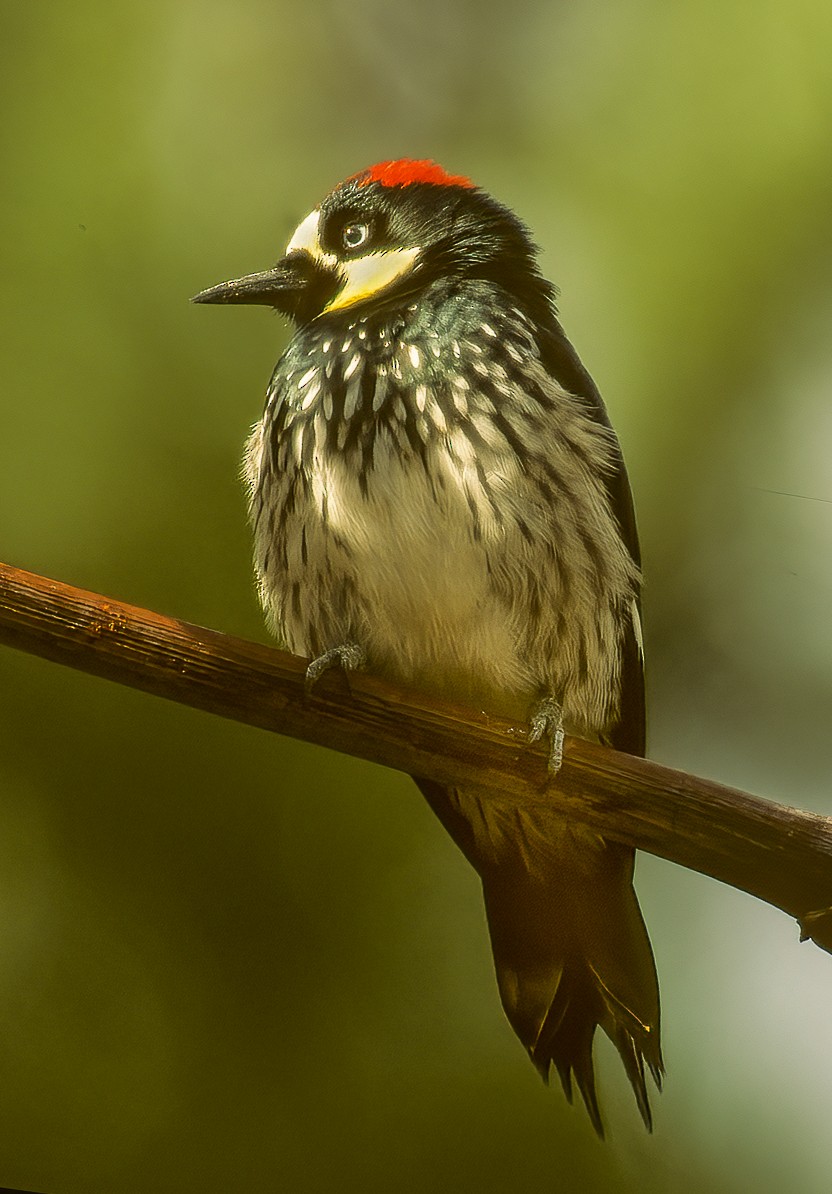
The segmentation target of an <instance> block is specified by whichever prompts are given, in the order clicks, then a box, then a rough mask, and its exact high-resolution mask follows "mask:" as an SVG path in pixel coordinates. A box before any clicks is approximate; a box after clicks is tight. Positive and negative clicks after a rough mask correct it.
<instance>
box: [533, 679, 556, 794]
mask: <svg viewBox="0 0 832 1194" xmlns="http://www.w3.org/2000/svg"><path fill="white" fill-rule="evenodd" d="M541 738H548V739H549V770H550V771H551V773H552V775H557V773H558V771H560V768H561V764H562V763H563V709H562V708H561V706H560V704H559V702H558V701H556V700H555V698H554V697H546V699H545V700H542V701H541V702H540V704H539V705H537V706H536V707H535V710H534V712H533V713H532V720H531V725H530V726H529V742H539V741H540V739H541Z"/></svg>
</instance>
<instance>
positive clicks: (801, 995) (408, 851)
mask: <svg viewBox="0 0 832 1194" xmlns="http://www.w3.org/2000/svg"><path fill="white" fill-rule="evenodd" d="M0 13H2V26H1V27H0V95H1V96H2V100H0V103H2V109H1V111H2V120H1V122H0V171H1V173H0V178H1V179H2V185H0V217H1V218H2V225H1V226H0V254H2V270H0V302H1V303H2V311H0V329H2V357H0V360H1V361H2V398H1V399H0V557H3V558H5V559H6V560H7V561H9V562H13V563H15V564H18V565H20V566H22V567H26V568H30V569H32V570H35V571H39V572H43V573H45V574H47V575H50V576H55V577H59V578H61V579H64V580H66V581H69V582H72V583H75V584H78V585H81V586H83V587H86V588H90V589H94V590H99V591H102V592H104V593H109V594H112V595H115V596H118V597H120V598H124V599H126V600H129V601H132V602H134V603H136V604H145V605H148V606H151V607H153V608H157V609H160V610H162V611H164V612H166V613H170V614H174V615H178V616H181V617H183V618H186V619H188V620H190V621H195V622H201V623H204V624H207V625H210V626H213V627H217V628H220V629H223V630H227V631H230V632H232V633H235V634H241V635H246V636H250V637H255V638H265V631H264V629H263V627H262V625H261V619H260V615H259V611H258V609H257V606H256V602H255V597H254V592H253V586H252V583H251V579H250V563H249V536H248V531H247V528H246V525H245V515H244V503H243V497H242V493H241V490H240V486H239V484H238V480H237V468H238V459H239V456H240V451H241V445H242V441H243V438H244V436H245V434H246V431H247V428H248V426H249V424H250V423H251V422H253V421H254V420H255V419H256V418H257V417H259V413H260V406H261V400H262V399H261V396H262V393H263V390H264V388H265V385H266V382H267V379H268V376H269V372H270V369H271V366H272V364H273V361H274V359H275V358H276V356H277V354H278V352H279V351H280V349H281V347H282V345H283V344H284V343H285V338H286V329H285V328H284V326H283V324H282V323H281V322H280V321H279V320H277V319H275V318H272V317H270V316H269V315H268V314H267V313H266V312H264V311H257V310H254V311H252V310H239V311H235V310H225V311H219V310H210V309H209V310H205V309H197V308H194V307H191V306H189V303H188V298H189V296H190V295H191V294H193V293H195V292H196V291H197V290H199V289H201V288H202V287H204V286H207V285H210V284H212V283H214V282H216V281H219V280H221V279H223V278H226V277H229V276H233V275H237V274H240V273H244V272H247V271H249V270H254V269H258V268H262V267H264V266H266V265H268V264H269V263H271V262H272V261H273V260H275V259H276V258H277V257H278V256H279V255H280V253H281V251H282V248H283V245H284V244H285V242H286V240H287V238H288V236H289V234H290V233H291V231H292V230H293V228H294V226H295V224H296V223H297V222H298V220H299V219H300V218H301V217H302V216H303V215H304V214H305V213H306V212H307V211H308V210H309V209H310V208H311V207H313V206H314V205H315V203H316V202H317V200H318V199H319V198H320V197H321V196H322V195H323V194H324V193H325V191H327V190H328V189H329V188H330V187H331V186H332V185H333V184H334V183H336V182H337V181H338V180H339V179H340V178H342V177H343V176H345V175H346V174H349V173H352V172H354V171H355V170H357V169H359V168H360V167H362V166H364V165H367V164H369V163H371V162H373V161H375V160H378V159H382V158H387V157H391V156H404V155H406V156H417V157H421V156H425V157H435V158H437V159H438V160H440V161H441V162H443V163H444V164H445V165H446V166H447V167H448V168H449V169H451V170H454V171H457V172H462V173H467V174H470V175H471V176H473V177H474V178H475V179H476V180H477V181H478V182H480V183H481V184H482V185H484V186H485V187H487V188H488V189H489V190H491V191H493V192H494V193H495V194H496V195H498V196H499V197H500V198H501V199H503V200H504V201H506V202H507V203H509V204H510V205H512V206H513V207H514V208H515V209H516V210H517V211H518V212H519V213H520V214H521V215H522V216H523V217H524V218H525V219H526V220H527V221H528V222H529V223H530V224H531V226H532V227H533V229H534V230H535V234H536V237H537V239H538V241H539V242H540V244H541V245H542V247H543V250H544V252H543V261H544V266H545V270H546V272H547V273H548V274H549V275H550V276H552V277H553V278H554V279H555V280H556V281H557V282H558V284H559V285H560V287H561V290H562V302H561V311H562V315H563V319H564V322H565V324H566V327H567V329H568V331H569V334H570V336H571V338H572V339H573V341H574V342H575V344H576V345H577V346H578V348H579V351H580V352H581V354H582V356H583V357H584V360H585V361H586V363H587V365H588V366H589V368H590V369H591V370H592V372H593V373H594V375H595V377H596V379H597V381H598V383H599V385H600V388H601V391H602V393H604V395H605V396H606V399H607V402H608V405H609V407H610V410H611V413H612V415H613V418H614V420H615V423H616V425H617V427H618V429H619V432H620V435H621V439H622V441H623V444H624V449H625V453H626V456H627V460H628V463H629V466H630V471H631V474H632V480H633V485H634V488H635V492H636V498H637V504H638V510H639V516H640V523H641V530H642V537H643V544H644V552H645V557H646V570H647V590H646V621H647V649H648V653H649V666H650V717H651V753H652V755H653V757H655V758H657V759H660V760H661V761H663V762H666V763H670V764H672V765H674V766H677V767H680V768H683V769H687V770H691V771H694V772H697V773H700V774H704V775H708V776H713V777H715V778H718V779H721V780H724V781H726V782H728V783H731V784H735V785H738V786H741V787H745V788H748V789H750V790H752V791H755V792H757V793H759V794H761V795H765V796H770V797H773V798H775V799H779V800H782V801H784V802H787V803H790V804H795V805H801V806H804V807H809V808H813V809H817V810H819V811H824V812H827V813H832V792H830V775H832V734H830V728H829V727H830V721H831V720H832V620H831V619H830V609H832V550H830V545H831V544H832V480H831V479H830V471H831V470H830V454H832V404H830V400H829V393H830V385H831V384H832V336H830V331H829V329H830V322H831V321H832V320H831V317H832V168H831V167H830V162H832V68H831V67H830V61H832V8H830V6H829V4H828V0H793V2H792V3H791V4H789V5H784V4H782V3H774V2H772V0H753V2H752V0H744V2H743V0H734V2H733V3H732V2H730V0H729V2H728V3H726V0H682V2H680V3H675V4H668V3H666V2H665V0H625V2H623V3H622V2H615V0H572V2H571V3H566V2H553V0H537V2H535V0H521V2H518V3H513V4H505V3H496V2H490V0H460V2H457V3H449V0H422V3H420V4H418V5H417V4H408V3H405V0H394V2H389V0H388V2H387V3H383V2H382V0H352V2H351V3H336V2H334V0H322V2H320V3H317V4H315V3H308V2H307V3H300V2H298V0H272V2H267V0H234V2H233V3H232V2H231V0H225V2H223V0H201V2H200V3H197V2H196V0H167V2H162V0H145V3H143V4H141V5H137V4H135V3H128V0H111V2H110V3H108V4H103V3H95V2H93V0H75V2H74V3H73V4H72V5H69V4H66V3H61V2H59V0H52V2H49V0H36V2H34V3H30V4H21V3H13V2H11V0H6V2H5V3H3V4H2V7H1V8H0ZM0 785H1V787H2V790H1V792H0V1184H5V1185H11V1186H26V1187H30V1188H33V1189H36V1190H46V1191H49V1192H50V1194H86V1192H90V1194H99V1192H102V1194H104V1192H109V1191H124V1192H126V1194H132V1192H144V1191H161V1192H167V1191H171V1192H173V1191H196V1190H203V1189H208V1190H246V1191H247V1190H251V1191H255V1192H257V1191H283V1190H287V1191H288V1190H291V1191H298V1192H299V1194H309V1192H317V1191H325V1190H339V1191H367V1192H369V1194H375V1192H379V1194H381V1192H384V1191H391V1190H396V1191H404V1192H408V1191H414V1192H416V1191H418V1192H422V1191H439V1190H455V1191H463V1192H465V1194H468V1192H471V1194H473V1192H476V1194H480V1192H484V1194H485V1192H492V1191H494V1192H496V1191H506V1190H519V1191H527V1190H528V1191H531V1190H541V1189H542V1190H560V1191H571V1190H582V1191H587V1190H589V1191H595V1190H598V1191H613V1192H617V1191H625V1190H626V1191H648V1192H649V1191H653V1190H656V1191H682V1192H688V1191H691V1192H693V1191H699V1190H708V1191H716V1192H718V1194H721V1192H734V1191H750V1190H754V1191H763V1192H769V1191H771V1192H775V1191H778V1192H779V1191H783V1190H787V1189H788V1190H790V1191H799V1192H800V1194H803V1192H806V1191H811V1192H815V1191H817V1192H818V1194H820V1192H821V1191H827V1190H828V1189H829V1188H830V1181H832V1178H830V1172H832V1134H830V1132H829V1121H830V1109H831V1108H832V1014H830V1013H832V959H831V958H829V957H828V956H827V955H825V954H822V953H821V952H820V951H818V950H816V949H814V948H813V947H812V946H810V945H804V946H802V947H800V946H799V945H798V943H797V933H796V927H795V926H794V925H793V924H791V923H790V922H789V921H788V920H787V919H786V918H785V917H783V916H782V915H781V914H780V913H777V912H775V911H774V910H772V909H770V908H768V907H766V906H764V905H761V904H757V903H756V902H754V901H753V900H751V899H750V898H748V897H746V896H743V895H741V894H739V893H737V892H735V891H733V890H730V889H728V888H723V887H720V886H719V885H717V884H715V883H713V882H711V881H709V880H706V879H704V878H702V877H700V876H697V875H694V874H691V873H688V872H684V871H681V870H679V869H677V868H675V867H672V866H670V865H669V864H666V863H664V862H660V861H658V860H656V859H653V858H650V857H646V856H643V857H642V858H641V860H640V864H639V873H638V886H639V891H640V895H641V899H642V903H643V905H644V909H645V914H646V916H647V920H648V922H649V924H650V927H651V933H652V937H653V942H654V946H655V950H656V954H657V958H658V962H659V968H660V973H661V978H662V990H663V997H664V1010H665V1037H666V1050H665V1052H666V1059H667V1063H668V1081H667V1088H666V1091H665V1093H664V1094H663V1095H662V1096H661V1098H657V1099H656V1100H655V1102H656V1118H657V1130H656V1133H655V1135H654V1136H653V1137H652V1138H648V1137H646V1136H645V1135H644V1133H643V1131H642V1129H641V1126H640V1123H639V1122H638V1121H637V1116H636V1113H635V1108H634V1105H633V1100H632V1098H631V1096H630V1093H629V1091H628V1089H627V1088H626V1083H625V1081H624V1079H623V1076H622V1074H621V1072H620V1066H619V1065H618V1062H617V1059H615V1058H614V1056H613V1053H612V1050H611V1049H610V1048H609V1047H606V1043H605V1042H601V1043H600V1046H599V1049H598V1054H599V1067H600V1072H601V1077H600V1083H601V1088H602V1096H603V1099H604V1103H605V1106H606V1113H607V1121H608V1126H609V1128H610V1129H611V1132H610V1134H611V1141H610V1142H609V1143H608V1144H607V1145H606V1146H600V1145H599V1144H597V1143H596V1141H595V1140H594V1138H593V1136H592V1134H591V1131H590V1129H589V1127H588V1124H587V1122H586V1119H585V1116H584V1115H583V1112H582V1111H576V1110H570V1109H569V1108H568V1107H567V1106H566V1105H565V1103H564V1102H563V1100H562V1098H561V1096H560V1093H559V1092H558V1091H550V1092H547V1091H546V1090H545V1089H544V1088H543V1087H542V1086H541V1085H540V1083H539V1081H538V1079H537V1077H536V1075H535V1073H534V1071H533V1069H532V1067H531V1066H530V1065H529V1064H528V1062H527V1060H526V1059H525V1057H524V1056H523V1053H522V1051H521V1049H520V1047H519V1046H518V1044H517V1042H516V1041H515V1039H514V1037H513V1035H512V1033H511V1031H510V1030H509V1028H508V1026H507V1024H506V1023H505V1022H504V1020H503V1018H502V1014H501V1012H500V1009H499V1004H498V999H497V994H496V990H495V984H494V980H493V976H492V972H491V960H490V954H489V949H488V944H487V939H486V932H485V928H484V923H483V913H482V908H481V902H480V895H479V891H478V886H477V882H476V879H475V877H474V875H473V873H471V872H469V871H468V870H467V869H466V866H465V864H464V862H463V861H462V859H461V858H460V857H459V856H458V855H457V854H456V853H455V850H454V848H453V846H452V844H451V843H450V841H449V840H447V839H446V838H445V836H444V835H443V833H442V831H441V830H440V828H439V826H438V825H437V824H435V823H434V822H433V820H432V818H431V815H430V814H429V812H428V810H427V808H426V807H425V806H424V805H423V804H422V802H421V801H420V799H419V797H418V795H417V793H416V791H415V789H414V788H413V786H412V785H411V784H410V782H409V781H408V780H407V779H406V778H405V777H403V776H400V775H398V774H394V773H392V772H386V771H383V770H381V769H380V768H374V767H372V766H369V765H364V764H361V763H358V762H356V761H353V760H349V759H346V758H342V757H340V756H337V755H334V754H330V753H328V752H326V751H323V750H316V749H313V748H311V747H306V746H303V745H300V744H298V743H294V742H291V741H284V740H282V739H279V738H276V737H274V736H269V735H266V734H262V733H257V732H255V731H254V730H250V729H246V728H243V727H241V726H237V725H233V724H226V723H224V722H221V721H219V720H216V719H212V718H210V717H208V716H204V715H200V714H198V713H195V712H191V711H188V710H185V709H182V708H179V707H178V706H175V705H169V704H166V703H163V702H161V701H158V700H154V699H151V698H149V697H146V696H143V695H141V694H137V693H134V692H130V691H128V690H126V689H121V688H118V687H116V686H113V685H108V684H105V683H104V682H102V681H98V680H94V679H89V678H86V677H84V676H81V675H76V674H74V673H71V672H68V671H64V670H62V669H60V668H57V667H54V666H51V665H49V664H46V663H43V662H41V661H39V660H35V659H32V658H28V657H25V656H23V655H17V654H15V653H12V652H10V651H5V650H4V651H2V652H0Z"/></svg>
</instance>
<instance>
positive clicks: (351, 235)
mask: <svg viewBox="0 0 832 1194" xmlns="http://www.w3.org/2000/svg"><path fill="white" fill-rule="evenodd" d="M369 239H370V225H369V224H345V225H344V228H343V230H342V232H341V241H342V243H343V245H344V248H345V249H360V248H361V246H362V245H366V243H367V241H368V240H369Z"/></svg>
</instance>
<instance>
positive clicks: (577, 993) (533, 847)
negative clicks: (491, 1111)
mask: <svg viewBox="0 0 832 1194" xmlns="http://www.w3.org/2000/svg"><path fill="white" fill-rule="evenodd" d="M417 782H418V784H419V787H420V789H421V790H422V793H423V794H424V796H425V797H426V799H427V801H428V803H429V804H430V806H431V808H432V809H433V810H434V812H435V813H436V815H437V816H438V817H439V819H440V821H441V822H442V823H443V825H444V826H445V828H446V829H447V830H448V832H449V833H450V835H451V837H452V838H453V839H454V841H455V842H456V843H457V845H458V846H459V847H460V849H461V850H462V852H463V854H465V856H466V857H467V858H468V861H469V862H470V863H471V864H472V865H473V866H474V868H475V869H476V870H477V872H478V873H479V875H480V878H481V879H482V885H483V894H484V897H485V908H486V914H487V917H488V927H489V930H490V933H491V945H492V949H493V952H494V964H495V968H496V972H497V982H498V985H499V989H500V996H501V999H502V1003H503V1007H504V1009H505V1012H506V1015H507V1017H508V1019H509V1022H510V1023H511V1026H512V1028H513V1029H514V1031H515V1032H516V1033H517V1036H518V1037H519V1038H520V1041H521V1042H522V1044H523V1045H524V1046H525V1048H526V1050H527V1051H528V1054H529V1057H530V1058H531V1060H532V1062H533V1063H534V1065H535V1066H536V1067H537V1069H538V1071H539V1072H540V1074H541V1075H542V1077H543V1078H544V1080H545V1081H548V1078H549V1074H550V1071H551V1069H552V1067H554V1068H555V1070H556V1071H557V1073H558V1075H559V1077H560V1081H561V1085H562V1086H563V1090H564V1093H565V1095H566V1097H567V1099H568V1100H569V1101H570V1102H571V1101H572V1080H573V1078H574V1081H575V1084H576V1085H577V1087H578V1090H579V1091H580V1092H581V1096H582V1098H583V1101H584V1103H585V1104H586V1109H587V1111H588V1113H589V1117H590V1119H591V1120H592V1124H593V1127H594V1128H595V1130H596V1132H597V1133H598V1135H599V1136H601V1137H603V1135H604V1129H603V1124H602V1120H601V1113H600V1109H599V1106H598V1095H597V1092H596V1089H595V1072H594V1066H593V1059H592V1042H593V1038H594V1035H595V1029H596V1027H597V1026H598V1025H600V1026H601V1028H602V1029H603V1030H604V1032H605V1033H606V1034H607V1036H608V1037H609V1038H610V1040H611V1041H612V1042H613V1044H614V1045H615V1047H616V1049H617V1050H618V1052H619V1054H620V1056H621V1060H622V1062H623V1064H624V1069H625V1070H626V1073H627V1077H628V1078H629V1080H630V1083H631V1084H632V1087H633V1091H634V1092H635V1097H636V1102H637V1104H638V1109H639V1111H640V1112H641V1117H642V1119H643V1120H644V1123H645V1126H646V1127H647V1129H648V1131H649V1130H652V1116H651V1112H650V1103H649V1100H648V1097H647V1085H646V1081H645V1064H646V1066H647V1068H648V1069H649V1070H650V1073H651V1074H652V1075H653V1079H654V1081H655V1083H656V1086H657V1087H658V1088H659V1089H661V1080H662V1075H663V1073H664V1065H663V1062H662V1054H661V1042H660V1036H659V1033H660V1028H659V988H658V980H657V977H656V967H655V963H654V961H653V952H652V949H651V947H650V940H649V937H648V936H647V929H646V927H645V924H644V920H643V919H642V915H641V910H640V908H639V905H638V901H637V899H636V894H635V891H634V890H633V863H634V851H633V850H632V849H630V848H629V847H627V846H623V845H620V844H619V843H617V842H611V841H606V840H604V839H602V838H600V837H598V836H597V835H595V834H593V833H591V831H589V830H588V829H585V828H584V827H582V826H578V825H573V824H568V823H567V822H566V821H564V820H563V819H562V818H560V817H558V816H557V815H556V814H555V812H554V811H550V810H549V809H547V808H543V809H542V808H539V807H537V808H534V809H521V808H518V807H517V806H516V805H513V806H512V805H510V804H509V803H508V802H507V801H506V802H501V801H499V800H495V798H494V797H493V795H492V794H490V793H484V792H479V793H478V792H473V791H469V790H467V789H466V790H465V791H459V790H457V789H452V788H445V787H443V786H442V785H441V784H436V783H434V782H433V781H429V780H417Z"/></svg>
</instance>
